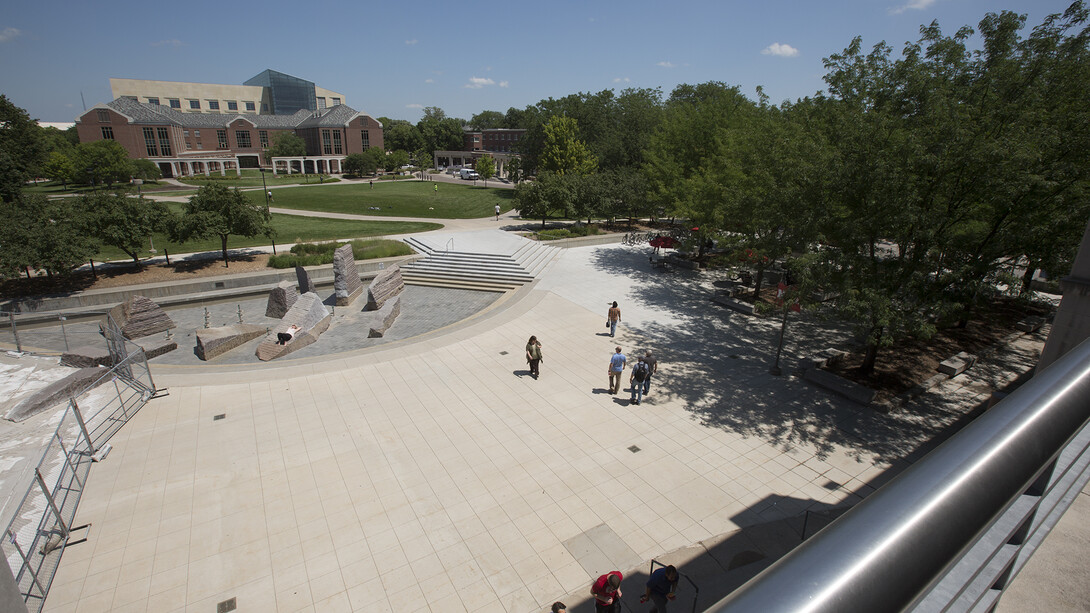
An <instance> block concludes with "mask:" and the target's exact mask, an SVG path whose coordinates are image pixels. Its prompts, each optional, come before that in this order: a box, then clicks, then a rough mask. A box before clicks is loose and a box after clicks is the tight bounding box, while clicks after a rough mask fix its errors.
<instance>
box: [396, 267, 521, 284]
mask: <svg viewBox="0 0 1090 613" xmlns="http://www.w3.org/2000/svg"><path fill="white" fill-rule="evenodd" d="M409 275H416V276H427V277H438V278H444V277H450V278H459V279H472V280H477V281H482V282H490V281H495V282H497V283H515V284H518V285H522V284H524V283H529V282H531V281H533V280H534V278H533V277H531V276H529V275H504V274H493V273H489V272H488V271H481V270H478V269H444V268H410V269H408V270H406V269H404V268H403V269H402V270H401V276H403V277H407V276H409Z"/></svg>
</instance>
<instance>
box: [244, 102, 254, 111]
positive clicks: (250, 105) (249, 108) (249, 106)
mask: <svg viewBox="0 0 1090 613" xmlns="http://www.w3.org/2000/svg"><path fill="white" fill-rule="evenodd" d="M245 104H246V110H247V111H256V110H257V107H255V106H254V103H253V102H247V103H245Z"/></svg>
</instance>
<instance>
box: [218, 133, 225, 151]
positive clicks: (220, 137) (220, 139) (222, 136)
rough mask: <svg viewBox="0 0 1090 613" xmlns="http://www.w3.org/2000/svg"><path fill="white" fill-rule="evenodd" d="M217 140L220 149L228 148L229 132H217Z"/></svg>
mask: <svg viewBox="0 0 1090 613" xmlns="http://www.w3.org/2000/svg"><path fill="white" fill-rule="evenodd" d="M216 140H217V141H218V142H219V148H220V149H226V148H227V130H216Z"/></svg>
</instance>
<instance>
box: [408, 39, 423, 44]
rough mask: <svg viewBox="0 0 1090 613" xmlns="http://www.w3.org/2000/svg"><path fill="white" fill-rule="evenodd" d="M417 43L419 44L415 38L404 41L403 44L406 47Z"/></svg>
mask: <svg viewBox="0 0 1090 613" xmlns="http://www.w3.org/2000/svg"><path fill="white" fill-rule="evenodd" d="M418 42H420V41H418V40H416V39H415V38H411V39H409V40H407V41H405V44H406V45H415V44H416V43H418Z"/></svg>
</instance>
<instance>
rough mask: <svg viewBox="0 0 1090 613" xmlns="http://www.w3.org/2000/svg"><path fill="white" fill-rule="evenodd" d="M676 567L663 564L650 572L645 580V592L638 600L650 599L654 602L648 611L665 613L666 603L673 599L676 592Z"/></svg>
mask: <svg viewBox="0 0 1090 613" xmlns="http://www.w3.org/2000/svg"><path fill="white" fill-rule="evenodd" d="M677 580H678V574H677V569H676V568H674V567H673V566H664V567H662V568H660V569H658V570H656V571H655V572H653V573H651V578H650V579H648V580H647V592H646V593H645V594H644V595H643V598H641V599H640V602H647V601H648V600H650V601H651V602H652V603H654V606H653V607H651V611H650V613H666V605H667V603H669V602H670V601H671V600H673V599H674V594H675V593H676V592H677Z"/></svg>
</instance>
